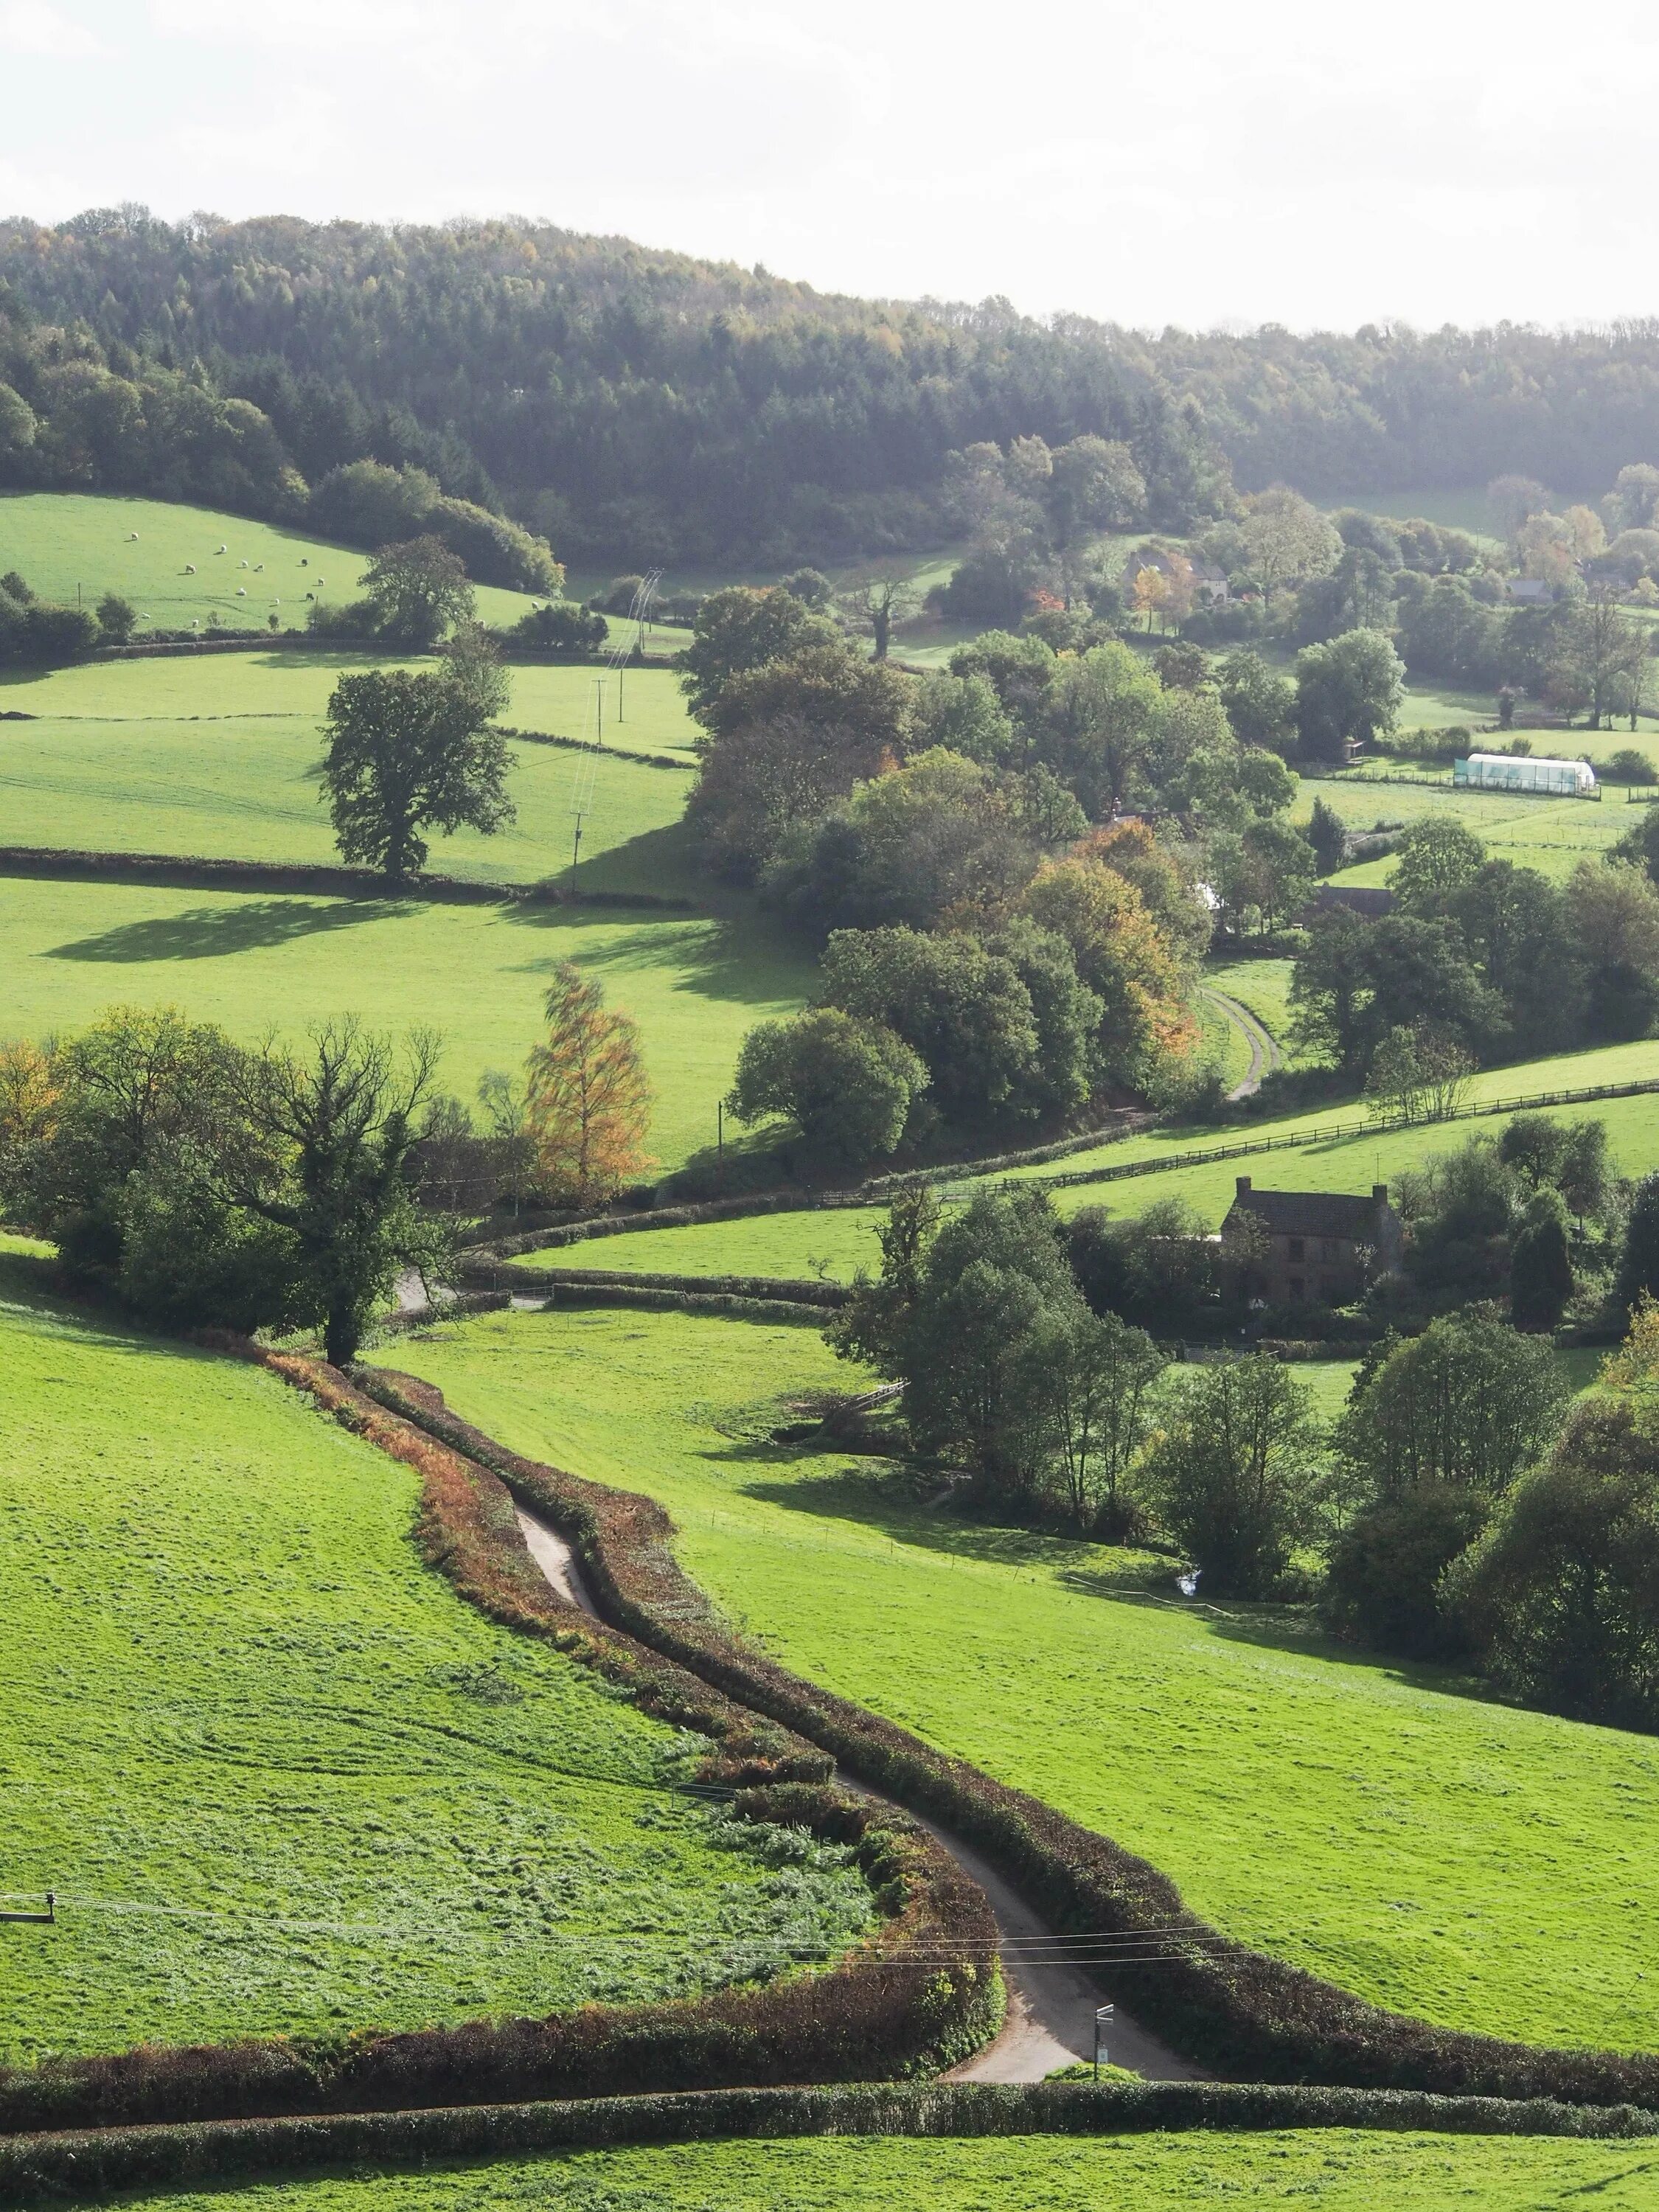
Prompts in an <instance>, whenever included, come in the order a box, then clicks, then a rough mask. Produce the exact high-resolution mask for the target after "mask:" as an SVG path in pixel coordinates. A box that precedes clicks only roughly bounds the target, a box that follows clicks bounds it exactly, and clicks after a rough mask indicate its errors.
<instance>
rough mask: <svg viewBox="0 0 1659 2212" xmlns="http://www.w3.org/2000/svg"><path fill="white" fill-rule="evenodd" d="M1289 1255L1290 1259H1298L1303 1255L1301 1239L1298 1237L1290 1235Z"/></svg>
mask: <svg viewBox="0 0 1659 2212" xmlns="http://www.w3.org/2000/svg"><path fill="white" fill-rule="evenodd" d="M1304 1257H1305V1253H1304V1246H1303V1240H1302V1239H1301V1237H1291V1259H1292V1260H1300V1259H1303V1258H1304Z"/></svg>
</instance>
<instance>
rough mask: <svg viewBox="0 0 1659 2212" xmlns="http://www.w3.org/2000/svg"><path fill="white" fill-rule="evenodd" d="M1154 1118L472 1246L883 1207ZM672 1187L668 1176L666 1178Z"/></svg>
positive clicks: (553, 1242) (517, 1246)
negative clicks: (858, 1178) (825, 1183)
mask: <svg viewBox="0 0 1659 2212" xmlns="http://www.w3.org/2000/svg"><path fill="white" fill-rule="evenodd" d="M1154 1118H1155V1117H1154V1116H1153V1115H1150V1114H1134V1113H1131V1112H1127V1111H1126V1112H1125V1114H1124V1115H1122V1116H1121V1118H1120V1119H1119V1120H1118V1121H1115V1122H1113V1123H1111V1124H1110V1125H1109V1126H1108V1127H1103V1128H1099V1129H1086V1130H1084V1131H1081V1132H1080V1133H1079V1134H1078V1135H1076V1136H1073V1137H1061V1138H1059V1139H1056V1140H1055V1141H1054V1143H1053V1144H1049V1145H1033V1146H1030V1148H1029V1149H1028V1150H1026V1151H1024V1152H997V1153H994V1154H992V1155H990V1156H989V1157H987V1158H983V1159H969V1160H957V1161H954V1162H951V1163H949V1164H946V1165H944V1166H935V1167H926V1168H916V1169H914V1170H907V1171H906V1172H905V1173H903V1174H900V1175H890V1176H873V1177H872V1179H871V1180H870V1181H869V1182H861V1183H855V1184H854V1185H853V1186H852V1187H851V1188H848V1189H845V1190H809V1189H806V1188H803V1187H799V1186H794V1187H791V1188H787V1189H781V1190H760V1191H748V1192H745V1193H744V1194H742V1195H741V1196H738V1197H733V1198H705V1199H688V1200H685V1201H684V1203H683V1204H680V1205H667V1206H645V1207H641V1209H639V1210H638V1211H636V1212H631V1213H599V1214H589V1215H587V1216H586V1217H585V1218H580V1219H578V1220H574V1221H562V1222H555V1223H552V1224H550V1225H544V1227H542V1228H539V1229H531V1230H528V1231H525V1232H523V1233H522V1234H520V1235H515V1236H512V1237H491V1238H489V1239H488V1240H487V1245H486V1244H482V1243H481V1244H480V1246H478V1247H477V1248H476V1249H488V1251H489V1252H494V1253H499V1254H501V1256H502V1257H503V1258H511V1257H513V1256H515V1255H518V1254H520V1253H523V1252H552V1251H558V1250H560V1249H562V1248H563V1247H564V1246H565V1245H567V1244H580V1243H586V1240H587V1239H588V1238H589V1237H621V1236H623V1235H625V1234H626V1233H627V1232H628V1231H629V1230H632V1229H685V1228H689V1227H690V1226H691V1225H694V1224H696V1223H698V1222H704V1221H740V1220H744V1219H746V1218H749V1217H750V1216H751V1215H757V1214H763V1213H805V1212H812V1211H814V1210H817V1209H819V1208H823V1209H834V1208H836V1207H846V1206H882V1205H884V1204H885V1203H886V1202H887V1200H889V1199H890V1198H891V1197H892V1195H893V1194H894V1193H895V1192H896V1191H898V1190H902V1189H904V1188H907V1187H908V1185H910V1184H912V1183H917V1182H929V1183H939V1182H958V1181H959V1180H960V1179H961V1178H962V1177H963V1176H987V1175H1000V1174H1002V1173H1004V1172H1005V1171H1006V1170H1007V1169H1010V1168H1017V1167H1032V1166H1040V1165H1041V1164H1042V1162H1043V1161H1045V1160H1058V1159H1064V1158H1066V1157H1067V1156H1068V1155H1069V1154H1070V1153H1073V1152H1087V1151H1089V1150H1090V1149H1091V1147H1092V1146H1096V1145H1101V1144H1109V1143H1113V1142H1115V1141H1116V1139H1119V1138H1120V1137H1129V1136H1133V1134H1134V1133H1135V1132H1136V1131H1137V1130H1139V1129H1142V1128H1145V1127H1148V1126H1149V1125H1150V1124H1151V1123H1152V1121H1153V1119H1154Z"/></svg>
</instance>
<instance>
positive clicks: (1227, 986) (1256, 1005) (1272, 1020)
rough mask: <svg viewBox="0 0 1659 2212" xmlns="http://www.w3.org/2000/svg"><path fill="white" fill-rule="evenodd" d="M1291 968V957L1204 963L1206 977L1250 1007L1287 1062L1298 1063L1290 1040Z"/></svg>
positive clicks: (1221, 989)
mask: <svg viewBox="0 0 1659 2212" xmlns="http://www.w3.org/2000/svg"><path fill="white" fill-rule="evenodd" d="M1204 981H1206V983H1210V984H1212V985H1213V986H1214V987H1215V988H1216V989H1217V990H1218V991H1225V993H1226V994H1227V996H1228V997H1229V998H1230V999H1237V1000H1238V1003H1239V1004H1240V1006H1246V1007H1248V1008H1249V1011H1250V1012H1251V1013H1253V1014H1254V1015H1255V1018H1256V1019H1257V1021H1259V1022H1260V1023H1261V1026H1262V1028H1263V1029H1265V1030H1267V1034H1268V1036H1270V1037H1272V1039H1273V1042H1274V1043H1275V1044H1276V1045H1278V1047H1279V1050H1280V1051H1281V1052H1282V1053H1283V1054H1284V1055H1285V1060H1286V1062H1287V1063H1288V1064H1289V1065H1290V1066H1301V1064H1302V1062H1301V1060H1300V1058H1299V1057H1298V1055H1297V1054H1296V1053H1295V1052H1294V1051H1293V1050H1292V1048H1291V1003H1290V988H1291V962H1290V961H1288V960H1210V961H1206V963H1205V965H1204Z"/></svg>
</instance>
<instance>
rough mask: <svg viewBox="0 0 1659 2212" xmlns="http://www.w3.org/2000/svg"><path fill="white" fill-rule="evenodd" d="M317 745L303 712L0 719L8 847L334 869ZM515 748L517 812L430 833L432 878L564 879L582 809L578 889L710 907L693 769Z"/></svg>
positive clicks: (0, 831)
mask: <svg viewBox="0 0 1659 2212" xmlns="http://www.w3.org/2000/svg"><path fill="white" fill-rule="evenodd" d="M321 752H322V747H321V741H320V739H319V736H318V733H317V730H316V727H315V726H314V725H313V724H311V723H308V722H307V721H305V720H302V719H301V718H299V717H289V718H286V719H282V720H270V721H266V720H261V719H260V718H259V717H258V716H256V715H246V716H243V715H239V716H236V717H234V719H233V718H227V719H225V720H221V721H176V722H173V721H158V722H149V721H93V720H86V721H47V720H41V721H38V722H4V723H0V844H7V845H40V846H49V847H51V846H56V847H69V848H73V849H76V850H88V851H96V852H115V853H180V854H191V855H195V856H197V857H200V858H204V859H212V860H267V861H285V862H304V863H307V864H310V865H313V866H337V864H338V861H339V857H340V856H339V853H338V850H337V848H336V845H335V842H334V832H333V829H332V828H331V825H330V822H329V817H328V808H327V805H326V804H325V795H324V793H323V790H322V785H321V781H320V777H319V763H320V759H321ZM511 752H512V769H511V775H510V780H509V784H508V789H509V791H510V793H511V795H512V798H513V803H514V805H516V807H517V809H518V819H517V820H516V821H515V822H513V823H511V824H509V825H508V827H507V829H503V830H501V831H500V832H499V833H498V834H497V835H495V836H492V837H483V836H479V835H478V833H477V831H476V830H472V829H461V830H458V831H457V832H456V833H455V834H454V835H453V836H442V835H441V834H440V833H434V834H433V835H432V836H430V837H429V839H428V842H429V844H430V846H431V854H430V857H429V859H428V867H430V868H431V869H432V870H433V871H434V872H438V873H442V874H447V875H455V876H465V877H470V878H477V879H480V880H482V881H484V882H488V883H502V884H526V883H537V882H540V881H541V880H543V879H544V878H547V877H557V878H559V879H560V880H561V881H565V880H567V879H568V878H569V871H570V863H571V854H572V832H573V829H574V810H575V808H576V806H577V805H578V803H579V802H580V805H581V806H582V809H583V813H582V842H581V854H582V857H581V864H580V868H579V870H578V872H577V875H576V878H575V882H576V884H577V886H578V888H580V889H581V890H607V891H617V890H632V891H641V892H645V893H647V895H651V896H679V897H689V898H691V899H693V900H695V901H696V902H698V903H703V902H705V901H706V898H707V894H708V884H707V883H706V881H705V880H704V879H703V878H702V877H700V876H699V875H698V873H697V872H696V868H695V866H693V863H692V860H691V855H690V850H689V848H688V847H687V842H686V839H685V837H684V833H683V831H682V830H681V828H680V826H679V825H680V817H681V816H682V814H683V813H684V808H685V798H686V793H687V791H688V789H689V788H690V774H689V772H688V773H687V774H685V775H678V774H676V773H675V771H674V770H672V769H659V768H648V767H647V766H646V765H645V764H644V763H641V762H639V761H632V760H629V759H628V758H627V757H625V756H624V755H622V754H618V753H611V752H610V751H608V750H607V751H606V752H605V753H603V754H589V753H585V752H579V751H574V750H568V749H567V748H565V747H563V746H558V745H537V744H514V745H513V746H512V748H511Z"/></svg>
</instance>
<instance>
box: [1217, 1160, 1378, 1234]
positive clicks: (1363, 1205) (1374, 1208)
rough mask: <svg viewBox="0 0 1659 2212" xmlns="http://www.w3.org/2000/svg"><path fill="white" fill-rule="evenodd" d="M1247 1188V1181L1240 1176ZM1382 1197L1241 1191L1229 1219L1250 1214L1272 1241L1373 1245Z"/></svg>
mask: <svg viewBox="0 0 1659 2212" xmlns="http://www.w3.org/2000/svg"><path fill="white" fill-rule="evenodd" d="M1239 1180H1240V1182H1241V1184H1243V1185H1246V1186H1248V1183H1249V1177H1248V1176H1241V1177H1240V1178H1239ZM1388 1202H1389V1201H1388V1194H1387V1192H1386V1191H1385V1192H1384V1193H1383V1195H1382V1197H1380V1198H1378V1197H1375V1196H1373V1197H1370V1198H1355V1197H1352V1196H1351V1195H1350V1194H1348V1193H1347V1192H1346V1191H1331V1190H1252V1189H1250V1188H1241V1189H1240V1191H1239V1193H1238V1195H1237V1198H1235V1199H1234V1200H1233V1202H1232V1205H1231V1206H1230V1207H1229V1208H1228V1217H1229V1218H1230V1219H1231V1216H1232V1215H1233V1214H1235V1213H1238V1212H1245V1213H1253V1214H1255V1217H1256V1218H1257V1220H1258V1221H1260V1222H1261V1225H1262V1227H1263V1228H1264V1229H1265V1230H1267V1233H1268V1234H1269V1236H1272V1237H1346V1239H1347V1241H1348V1242H1349V1243H1353V1244H1370V1243H1374V1242H1375V1241H1376V1218H1377V1214H1378V1212H1379V1211H1380V1209H1381V1208H1382V1207H1383V1206H1386V1205H1387V1204H1388Z"/></svg>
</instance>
